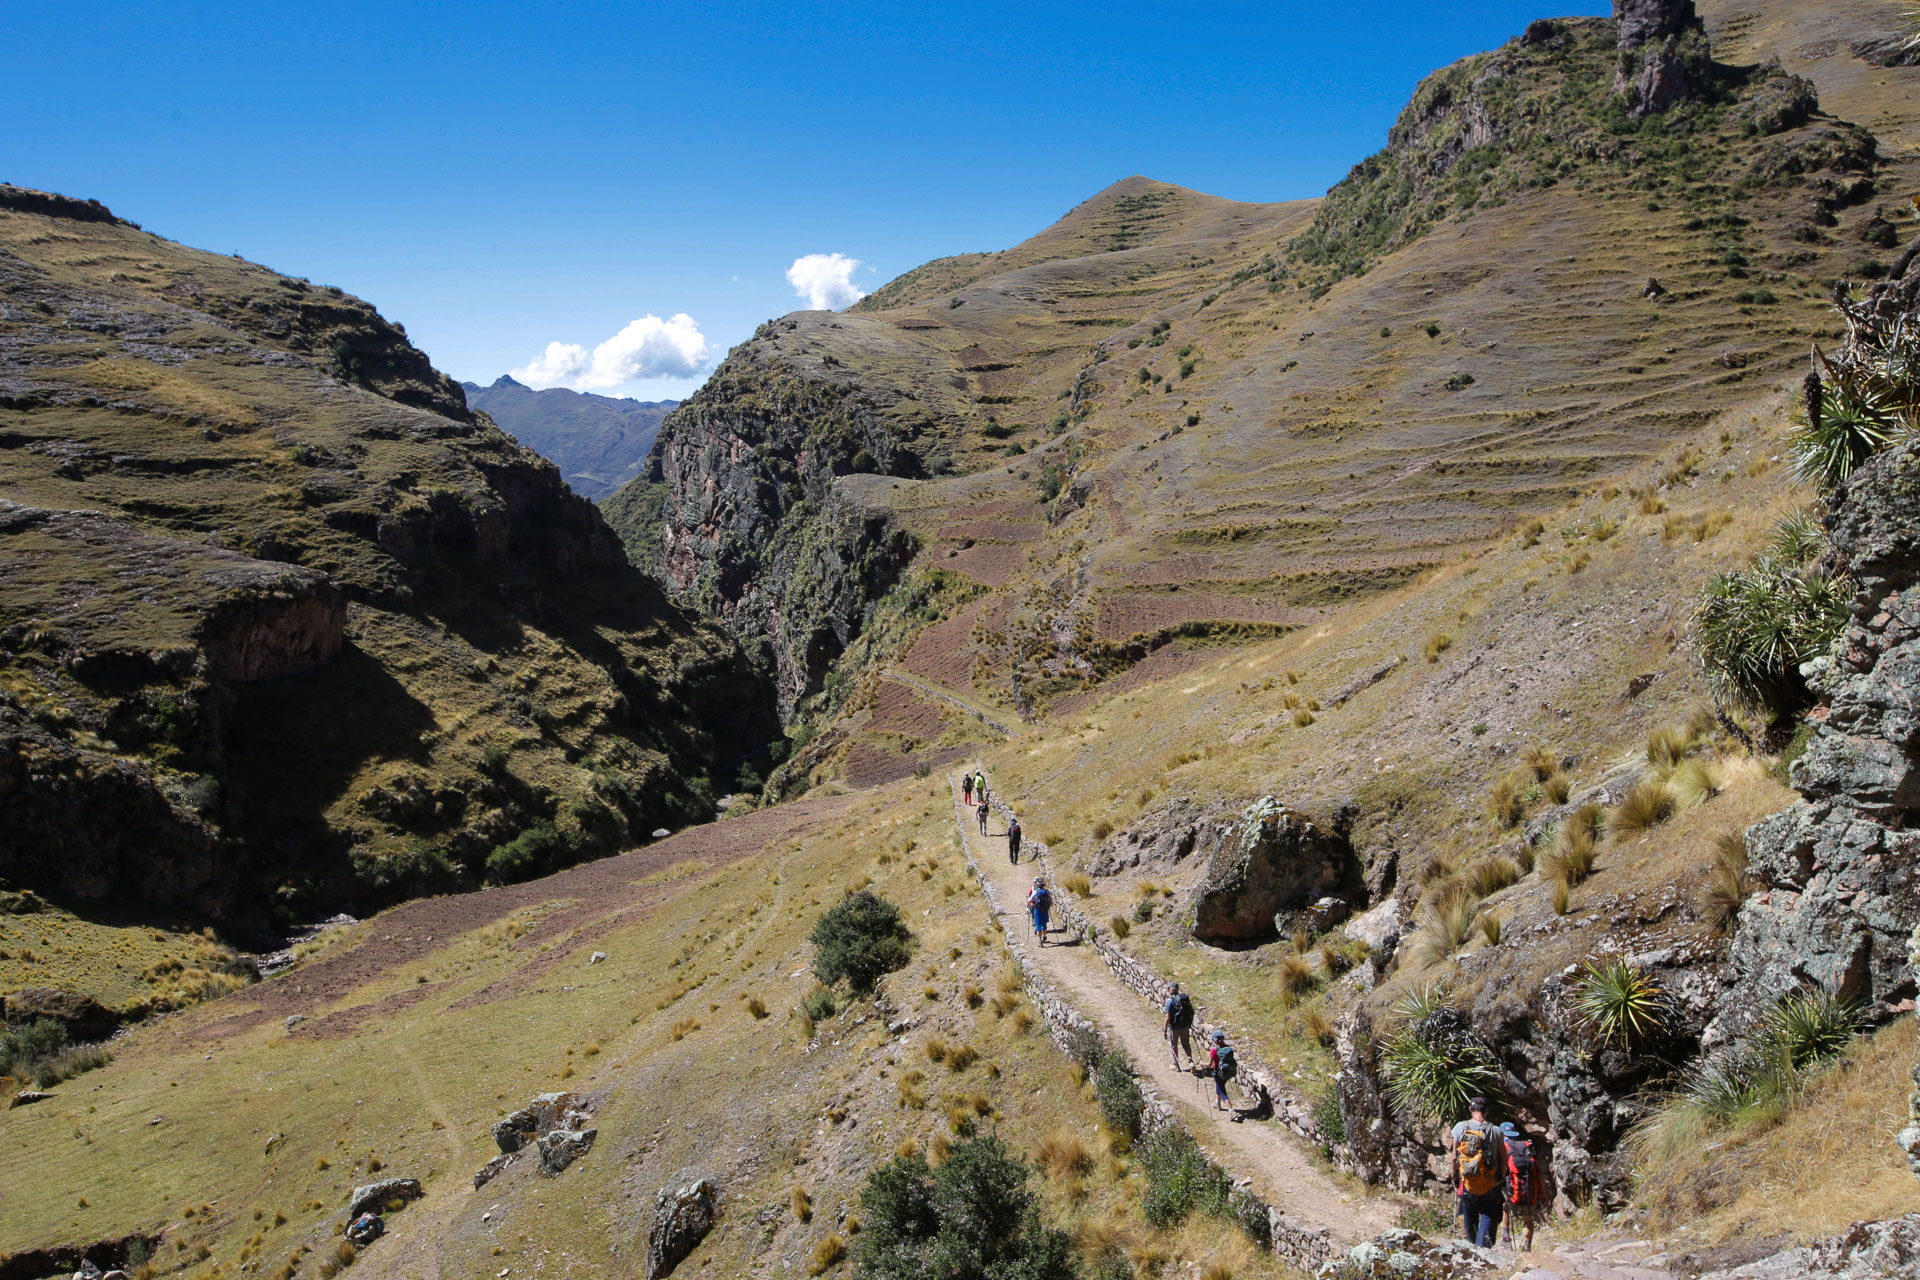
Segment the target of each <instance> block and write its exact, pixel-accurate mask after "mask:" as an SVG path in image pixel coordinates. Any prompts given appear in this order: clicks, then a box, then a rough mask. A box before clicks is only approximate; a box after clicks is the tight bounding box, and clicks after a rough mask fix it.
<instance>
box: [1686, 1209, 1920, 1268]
mask: <svg viewBox="0 0 1920 1280" xmlns="http://www.w3.org/2000/svg"><path fill="white" fill-rule="evenodd" d="M1916 1274H1920V1213H1909V1214H1907V1215H1906V1216H1905V1217H1902V1218H1892V1219H1889V1220H1888V1221H1885V1222H1856V1223H1854V1224H1853V1225H1852V1226H1851V1227H1849V1228H1847V1230H1846V1231H1844V1232H1842V1233H1841V1234H1840V1235H1837V1236H1833V1237H1831V1238H1830V1239H1826V1240H1820V1241H1816V1242H1815V1243H1813V1244H1809V1245H1802V1246H1801V1247H1800V1248H1797V1249H1788V1250H1786V1251H1785V1252H1783V1253H1776V1254H1774V1255H1773V1256H1772V1257H1770V1258H1762V1259H1760V1260H1759V1261H1757V1262H1749V1263H1747V1264H1746V1265H1745V1266H1739V1267H1735V1268H1733V1269H1732V1270H1730V1271H1712V1272H1708V1273H1707V1274H1705V1275H1703V1276H1701V1277H1700V1280H1813V1278H1814V1277H1821V1278H1822V1280H1881V1278H1882V1277H1886V1276H1911V1275H1916Z"/></svg>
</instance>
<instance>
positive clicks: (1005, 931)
mask: <svg viewBox="0 0 1920 1280" xmlns="http://www.w3.org/2000/svg"><path fill="white" fill-rule="evenodd" d="M990 803H992V804H993V805H994V806H995V807H996V808H998V809H1000V810H1001V811H1002V812H1003V813H1007V814H1011V812H1012V811H1011V810H1010V809H1008V807H1007V806H1006V805H1004V804H1001V803H1000V802H999V801H997V800H991V801H990ZM961 848H962V850H963V851H964V852H965V854H966V858H967V866H968V867H969V868H971V869H972V871H973V875H974V879H975V880H976V881H977V882H978V883H979V885H980V891H981V893H982V894H984V895H985V896H986V899H987V906H988V907H989V908H990V909H991V911H992V913H993V918H994V922H995V923H996V924H997V925H998V926H999V928H1000V932H1001V934H1002V936H1003V937H1004V938H1005V940H1006V944H1007V950H1008V951H1010V952H1011V953H1012V954H1013V962H1014V964H1015V966H1016V967H1018V969H1019V970H1020V980H1021V983H1022V984H1023V986H1024V987H1025V994H1026V997H1027V1000H1028V1001H1029V1002H1030V1003H1031V1004H1032V1005H1033V1007H1034V1008H1035V1009H1037V1010H1038V1011H1039V1013H1040V1018H1041V1021H1042V1022H1043V1023H1044V1024H1045V1026H1046V1029H1047V1038H1048V1039H1049V1040H1051V1041H1052V1042H1053V1044H1054V1047H1056V1048H1057V1049H1059V1050H1060V1051H1061V1052H1062V1053H1064V1054H1067V1055H1068V1056H1073V1055H1074V1054H1076V1053H1077V1052H1078V1051H1079V1048H1080V1044H1081V1043H1083V1042H1084V1040H1085V1038H1086V1037H1088V1036H1091V1037H1093V1039H1094V1040H1095V1041H1096V1042H1098V1043H1100V1044H1101V1045H1102V1046H1103V1048H1105V1046H1106V1038H1105V1037H1104V1036H1102V1035H1101V1034H1100V1029H1099V1028H1098V1027H1097V1026H1095V1025H1094V1024H1093V1023H1092V1022H1091V1021H1089V1020H1088V1019H1087V1018H1086V1017H1085V1016H1084V1015H1083V1014H1081V1012H1080V1011H1079V1010H1078V1009H1076V1008H1074V1007H1073V1004H1072V1003H1071V1002H1070V1001H1069V1000H1067V998H1066V997H1065V996H1064V995H1062V994H1061V993H1060V991H1059V990H1058V989H1057V988H1055V987H1054V985H1053V984H1052V983H1051V982H1049V981H1047V979H1046V977H1045V976H1044V975H1043V974H1042V973H1041V972H1040V968H1039V965H1038V964H1037V963H1036V962H1035V960H1034V957H1033V955H1032V954H1031V952H1029V951H1028V949H1027V941H1026V931H1025V930H1024V929H1021V928H1019V927H1018V926H1017V925H1015V924H1010V923H1009V921H1018V920H1024V919H1025V918H1026V911H1025V906H1024V904H1015V906H1014V907H1013V908H1012V909H1011V910H1009V909H1008V907H1007V905H1006V904H1005V903H1003V902H1002V901H1001V900H1000V890H999V888H998V887H997V886H996V885H995V884H994V883H993V879H992V877H990V876H988V875H987V873H986V871H985V870H984V869H983V868H982V867H981V866H980V864H979V862H978V861H977V860H976V859H975V858H974V856H973V850H972V847H971V846H970V845H968V844H967V843H966V842H965V841H964V840H963V841H962V842H961ZM1021 848H1022V852H1025V851H1026V850H1028V849H1031V850H1033V852H1034V860H1035V861H1037V862H1038V863H1039V864H1040V865H1041V866H1042V867H1043V868H1045V870H1044V872H1043V874H1045V875H1046V876H1047V879H1048V882H1049V883H1052V882H1053V872H1052V868H1051V866H1050V865H1049V864H1048V862H1047V848H1046V845H1044V844H1042V843H1041V842H1039V841H1037V840H1036V841H1025V840H1023V841H1022V842H1021ZM1054 910H1055V914H1056V915H1058V916H1059V917H1060V918H1061V919H1062V920H1064V921H1065V922H1066V923H1067V924H1068V926H1069V927H1070V928H1072V929H1073V930H1075V931H1076V932H1078V933H1079V935H1080V936H1081V937H1082V938H1083V939H1085V938H1089V937H1091V938H1092V939H1093V942H1092V945H1093V947H1094V949H1095V950H1097V951H1098V952H1099V953H1100V957H1101V959H1103V960H1105V961H1106V963H1107V966H1108V968H1110V969H1112V970H1113V972H1114V973H1115V974H1117V975H1118V976H1119V977H1120V979H1121V981H1123V982H1125V983H1126V984H1127V985H1128V986H1129V987H1131V988H1133V989H1134V990H1135V991H1137V992H1139V993H1140V994H1141V995H1142V996H1145V997H1146V998H1147V999H1148V1000H1150V1001H1153V1002H1154V1003H1155V1005H1156V1006H1157V1005H1158V1004H1159V1002H1160V1001H1162V1000H1164V999H1165V991H1166V984H1165V983H1164V982H1162V981H1161V980H1160V978H1159V977H1158V976H1157V975H1156V974H1154V973H1153V971H1152V970H1150V969H1149V968H1147V966H1146V965H1144V964H1142V963H1141V962H1140V961H1139V960H1136V959H1134V958H1133V957H1132V956H1130V955H1128V954H1126V952H1124V951H1122V950H1121V949H1120V948H1119V947H1118V946H1116V945H1114V943H1113V942H1112V940H1111V939H1109V938H1105V937H1101V936H1097V935H1095V934H1094V933H1093V932H1092V931H1091V929H1090V928H1089V926H1090V924H1091V921H1089V920H1088V919H1087V917H1086V915H1085V913H1084V912H1082V911H1080V910H1079V909H1078V908H1076V907H1074V906H1072V905H1071V904H1069V903H1067V902H1066V901H1065V899H1064V897H1062V896H1060V895H1059V894H1058V893H1056V896H1055V898H1054ZM1203 1025H1205V1026H1208V1027H1211V1026H1212V1025H1214V1024H1203ZM1240 1055H1241V1061H1242V1062H1246V1063H1248V1071H1249V1072H1251V1071H1254V1070H1259V1071H1260V1076H1259V1077H1258V1079H1259V1082H1260V1083H1261V1084H1262V1085H1264V1086H1266V1088H1267V1090H1268V1093H1269V1095H1270V1096H1271V1097H1272V1098H1273V1104H1274V1115H1275V1116H1276V1117H1278V1118H1281V1119H1284V1120H1285V1121H1286V1123H1287V1124H1288V1126H1289V1127H1290V1128H1292V1129H1293V1130H1294V1131H1295V1132H1296V1133H1299V1134H1300V1135H1301V1136H1302V1137H1306V1138H1309V1139H1312V1140H1315V1141H1317V1140H1318V1139H1317V1137H1315V1134H1314V1132H1313V1126H1312V1121H1311V1119H1310V1118H1308V1117H1306V1115H1305V1108H1304V1107H1303V1106H1302V1105H1300V1104H1299V1103H1297V1102H1295V1101H1293V1100H1292V1099H1286V1100H1285V1101H1284V1102H1283V1095H1282V1094H1281V1092H1280V1091H1279V1090H1278V1089H1276V1088H1274V1087H1273V1086H1272V1085H1271V1084H1269V1083H1268V1077H1271V1075H1272V1073H1271V1071H1267V1070H1265V1069H1258V1068H1254V1067H1253V1066H1252V1063H1251V1062H1250V1061H1249V1058H1248V1055H1247V1054H1246V1052H1245V1050H1241V1051H1240ZM1135 1080H1136V1083H1138V1085H1139V1086H1140V1094H1141V1097H1142V1098H1143V1099H1144V1100H1145V1107H1144V1110H1143V1113H1142V1115H1141V1124H1140V1127H1141V1131H1142V1132H1143V1133H1154V1132H1157V1131H1159V1130H1161V1129H1175V1130H1178V1131H1180V1132H1182V1133H1185V1134H1186V1135H1187V1136H1188V1137H1192V1136H1193V1134H1192V1132H1191V1130H1189V1129H1188V1128H1187V1126H1186V1124H1185V1123H1184V1122H1183V1121H1182V1120H1181V1119H1180V1117H1179V1115H1178V1114H1177V1113H1176V1112H1175V1110H1174V1107H1173V1105H1172V1103H1170V1102H1168V1101H1167V1100H1166V1099H1165V1098H1163V1097H1162V1096H1161V1095H1160V1091H1159V1090H1158V1089H1157V1088H1156V1087H1155V1086H1154V1084H1153V1083H1152V1081H1151V1080H1150V1079H1149V1078H1147V1077H1145V1076H1139V1075H1136V1077H1135ZM1283 1108H1284V1109H1283ZM1296 1113H1297V1114H1298V1115H1299V1117H1300V1119H1299V1121H1296V1119H1295V1118H1294V1116H1295V1114H1296ZM1302 1122H1304V1123H1302ZM1234 1188H1235V1191H1236V1193H1237V1196H1238V1198H1239V1203H1240V1207H1241V1212H1242V1216H1243V1219H1245V1218H1249V1217H1251V1218H1254V1219H1255V1220H1258V1219H1259V1218H1260V1217H1264V1219H1265V1226H1266V1236H1267V1239H1266V1241H1265V1242H1264V1243H1266V1244H1267V1245H1268V1247H1270V1248H1271V1249H1272V1250H1273V1252H1274V1253H1275V1255H1277V1256H1278V1257H1280V1258H1281V1259H1282V1260H1284V1261H1286V1262H1287V1263H1289V1264H1291V1265H1293V1266H1296V1267H1299V1268H1300V1269H1302V1270H1304V1271H1313V1270H1316V1269H1317V1268H1319V1267H1320V1266H1321V1265H1322V1264H1323V1263H1326V1262H1328V1261H1331V1260H1332V1259H1333V1258H1334V1257H1336V1256H1338V1255H1339V1254H1340V1252H1341V1250H1340V1248H1339V1246H1338V1245H1336V1244H1335V1243H1334V1241H1333V1240H1332V1239H1331V1238H1330V1237H1329V1236H1328V1235H1327V1233H1326V1232H1325V1231H1321V1230H1317V1229H1315V1228H1311V1227H1307V1226H1303V1225H1301V1224H1300V1223H1297V1222H1295V1221H1293V1220H1292V1219H1291V1218H1289V1217H1288V1216H1287V1215H1286V1214H1284V1213H1282V1212H1281V1211H1280V1210H1279V1209H1277V1208H1275V1207H1274V1206H1273V1205H1271V1204H1269V1203H1267V1201H1266V1200H1264V1199H1263V1198H1261V1197H1260V1196H1259V1195H1257V1194H1255V1192H1254V1191H1253V1188H1252V1181H1251V1180H1250V1179H1243V1178H1236V1179H1235V1180H1234ZM1253 1233H1254V1232H1253V1231H1252V1229H1250V1234H1253Z"/></svg>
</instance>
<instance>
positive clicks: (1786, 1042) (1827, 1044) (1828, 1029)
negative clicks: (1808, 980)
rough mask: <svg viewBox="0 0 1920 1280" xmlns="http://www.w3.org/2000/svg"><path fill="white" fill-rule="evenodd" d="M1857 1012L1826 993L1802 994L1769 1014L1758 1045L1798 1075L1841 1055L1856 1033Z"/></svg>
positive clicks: (1795, 995)
mask: <svg viewBox="0 0 1920 1280" xmlns="http://www.w3.org/2000/svg"><path fill="white" fill-rule="evenodd" d="M1859 1030H1860V1010H1859V1007H1858V1006H1857V1005H1855V1004H1854V1003H1853V1002H1852V1001H1850V1000H1842V999H1840V998H1839V997H1838V996H1835V995H1832V994H1830V993H1828V992H1826V991H1801V992H1796V993H1794V994H1793V995H1790V996H1787V997H1786V998H1785V999H1783V1000H1781V1001H1780V1002H1779V1003H1778V1004H1776V1005H1774V1006H1773V1008H1772V1009H1771V1010H1770V1011H1768V1013H1767V1017H1766V1020H1765V1021H1764V1022H1763V1023H1761V1029H1760V1044H1761V1046H1762V1047H1763V1050H1764V1051H1765V1052H1766V1053H1767V1054H1768V1055H1769V1056H1771V1057H1772V1058H1773V1059H1774V1060H1775V1061H1776V1062H1777V1063H1778V1064H1779V1065H1780V1067H1781V1068H1782V1069H1783V1070H1784V1071H1787V1072H1791V1073H1796V1074H1797V1073H1799V1072H1802V1071H1805V1070H1806V1069H1807V1068H1808V1067H1811V1066H1814V1065H1816V1064H1818V1063H1821V1062H1825V1061H1826V1060H1827V1059H1829V1058H1835V1057H1838V1056H1839V1055H1840V1052H1841V1050H1843V1049H1845V1048H1846V1047H1847V1042H1848V1041H1850V1040H1852V1039H1853V1037H1854V1036H1855V1035H1856V1034H1858V1033H1859Z"/></svg>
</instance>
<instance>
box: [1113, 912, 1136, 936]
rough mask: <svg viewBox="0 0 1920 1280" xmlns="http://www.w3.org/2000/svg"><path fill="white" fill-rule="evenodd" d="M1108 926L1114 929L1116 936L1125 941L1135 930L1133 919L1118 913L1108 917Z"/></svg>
mask: <svg viewBox="0 0 1920 1280" xmlns="http://www.w3.org/2000/svg"><path fill="white" fill-rule="evenodd" d="M1107 928H1109V929H1111V930H1113V936H1114V937H1116V938H1119V939H1121V940H1122V941H1124V940H1125V939H1126V937H1127V935H1128V934H1130V933H1132V932H1133V921H1131V920H1129V919H1127V918H1126V917H1125V916H1123V915H1119V914H1117V913H1116V914H1114V915H1111V916H1108V917H1107Z"/></svg>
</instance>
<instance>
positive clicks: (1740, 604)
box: [1693, 554, 1851, 716]
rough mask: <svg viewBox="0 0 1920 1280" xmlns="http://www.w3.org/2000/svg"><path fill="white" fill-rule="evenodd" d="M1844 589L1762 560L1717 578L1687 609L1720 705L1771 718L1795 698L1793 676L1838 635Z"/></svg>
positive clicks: (1843, 584) (1775, 560)
mask: <svg viewBox="0 0 1920 1280" xmlns="http://www.w3.org/2000/svg"><path fill="white" fill-rule="evenodd" d="M1850 591H1851V583H1849V582H1848V581H1846V580H1845V579H1836V578H1832V577H1829V576H1827V575H1826V574H1823V573H1819V572H1817V571H1812V570H1803V569H1801V568H1799V567H1798V566H1796V565H1794V564H1792V563H1790V562H1789V561H1788V560H1787V559H1786V558H1785V557H1784V556H1777V555H1774V554H1765V555H1762V556H1760V557H1758V558H1757V559H1756V560H1755V561H1754V562H1753V564H1752V565H1751V566H1750V567H1749V568H1746V569H1740V570H1735V571H1734V572H1732V573H1722V574H1716V575H1715V576H1714V577H1713V578H1712V579H1711V580H1710V581H1709V582H1708V583H1707V585H1706V588H1705V589H1704V590H1703V591H1702V592H1701V595H1700V602H1699V604H1698V605H1696V606H1695V608H1694V614H1693V629H1694V641H1695V645H1696V647H1697V649H1698V652H1699V659H1700V664H1701V666H1702V667H1703V668H1704V669H1705V671H1706V674H1707V681H1708V684H1709V685H1710V686H1711V687H1712V689H1713V692H1714V696H1715V697H1716V698H1718V699H1719V700H1720V701H1721V703H1722V704H1725V705H1731V706H1737V707H1744V708H1746V709H1748V710H1751V711H1759V712H1765V713H1767V714H1769V715H1772V716H1778V715H1780V714H1782V713H1783V712H1785V711H1787V710H1789V709H1790V708H1791V707H1792V706H1793V704H1794V703H1795V701H1796V700H1797V699H1798V698H1799V697H1800V695H1801V685H1800V681H1799V673H1798V668H1799V666H1800V664H1801V663H1803V662H1805V661H1807V660H1808V659H1809V658H1812V657H1814V656H1815V655H1817V654H1818V653H1820V652H1821V651H1822V650H1824V649H1825V648H1826V647H1827V646H1828V645H1829V644H1831V643H1832V642H1833V638H1834V637H1835V636H1837V635H1839V634H1840V631H1841V629H1842V628H1844V627H1845V626H1846V621H1847V601H1848V596H1849V594H1850Z"/></svg>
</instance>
